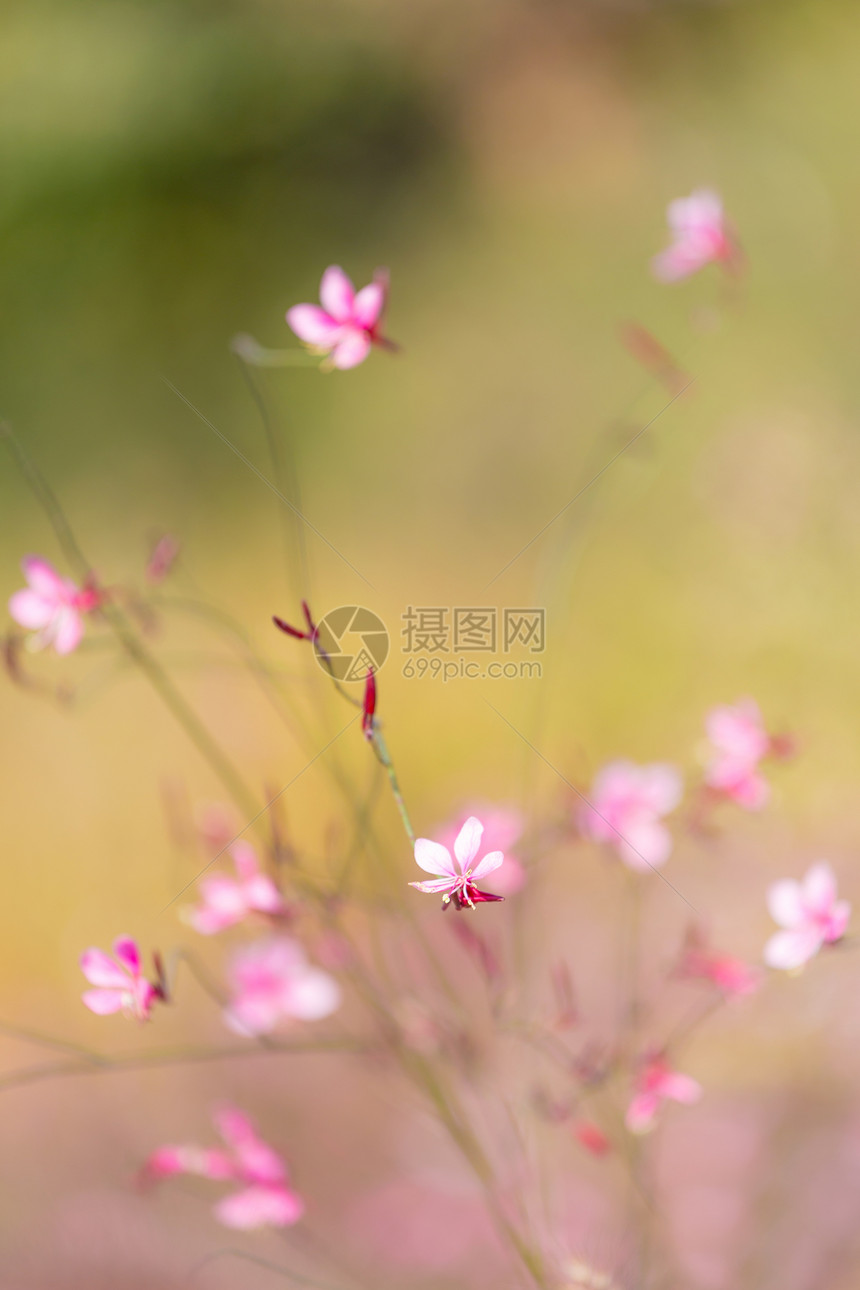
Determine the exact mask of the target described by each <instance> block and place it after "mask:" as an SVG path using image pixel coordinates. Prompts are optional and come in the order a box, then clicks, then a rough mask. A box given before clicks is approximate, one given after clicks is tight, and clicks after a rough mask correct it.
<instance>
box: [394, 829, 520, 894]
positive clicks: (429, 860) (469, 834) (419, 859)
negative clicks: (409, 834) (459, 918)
mask: <svg viewBox="0 0 860 1290" xmlns="http://www.w3.org/2000/svg"><path fill="white" fill-rule="evenodd" d="M483 832H484V826H483V824H482V823H481V821H480V820H478V819H476V817H475V816H474V815H470V816H469V818H468V820H467V821H466V823H465V824H464V825H463V827H462V829H461V830H460V832H459V833H458V834H457V836H456V838H455V839H454V856H453V858H452V856H451V852H450V851H449V850H448V848H447V847H443V846H442V844H441V842H431V841H430V839H429V838H418V839H416V842H415V861H416V863H417V864H418V865H420V867H421V868H422V869H424V870H425V871H426V872H427V873H435V874H438V875H439V877H437V878H434V879H433V880H432V881H431V882H410V884H409V886H410V887H416V888H417V889H418V891H425V892H431V893H438V894H440V895H441V896H442V908H443V909H444V908H446V907H447V906H448V905H449V904H450V903H451V901H452V900H453V902H454V904H455V906H456V907H457V909H463V908H464V907H465V906H468V907H469V909H474V908H475V905H477V904H480V903H481V902H482V901H487V900H504V896H494V895H491V894H490V893H489V892H487V891H479V890H478V887H477V886H476V883H477V882H480V881H481V879H483V878H486V877H488V876H489V875H490V874H491V873H493V872H494V871H495V870H496V869H498V867H499V865H500V864H501V863H502V861H503V860H504V858H505V857H504V855H503V854H502V852H501V851H490V852H488V854H487V855H485V856H484V858H483V860H480V861H479V862H478V863H477V864H474V863H473V862H474V860H475V857H476V856H477V854H478V852H479V851H480V849H481V836H482V834H483Z"/></svg>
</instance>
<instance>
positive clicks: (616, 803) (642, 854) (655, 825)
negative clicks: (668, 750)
mask: <svg viewBox="0 0 860 1290" xmlns="http://www.w3.org/2000/svg"><path fill="white" fill-rule="evenodd" d="M681 792H682V784H681V776H680V775H679V773H678V771H677V770H675V768H674V766H668V765H664V764H663V763H661V762H655V763H653V764H652V765H650V766H637V765H635V764H634V763H633V762H632V761H614V762H610V764H609V765H608V766H605V767H604V768H603V770H602V771H600V773H599V774H598V775H597V777H596V779H595V781H594V784H593V786H592V789H591V800H590V803H588V804H587V805H586V807H585V808H584V810H583V811H582V812H581V816H580V827H581V829H582V832H583V833H584V834H585V836H586V837H589V838H591V839H593V841H595V842H609V843H611V844H612V845H613V846H614V847H615V848H616V850H617V851H618V853H619V855H620V856H621V859H622V860H623V861H624V863H625V864H626V865H628V867H629V868H631V869H636V870H638V871H640V872H642V871H644V870H646V869H657V868H659V867H660V865H662V864H665V862H666V860H667V859H668V858H669V854H670V852H671V850H672V835H671V834H670V832H669V830H668V829H667V828H666V826H665V825H664V824H663V823H662V818H663V816H664V815H668V814H669V812H670V811H674V809H675V807H676V806H677V805H678V803H679V802H680V800H681Z"/></svg>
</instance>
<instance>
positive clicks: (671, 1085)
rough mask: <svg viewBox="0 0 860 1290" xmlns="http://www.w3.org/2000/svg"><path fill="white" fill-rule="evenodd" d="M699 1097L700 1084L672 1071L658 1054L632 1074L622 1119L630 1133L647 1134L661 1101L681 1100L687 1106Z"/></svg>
mask: <svg viewBox="0 0 860 1290" xmlns="http://www.w3.org/2000/svg"><path fill="white" fill-rule="evenodd" d="M701 1096H702V1086H701V1084H699V1083H697V1081H696V1080H694V1079H691V1078H690V1076H689V1075H681V1074H680V1073H679V1072H678V1071H673V1070H672V1069H671V1067H670V1066H669V1065H668V1063H667V1062H666V1061H665V1060H664V1059H663V1058H662V1057H650V1058H649V1059H648V1060H647V1061H646V1062H645V1063H644V1065H643V1066H642V1069H641V1070H640V1071H639V1074H638V1075H637V1077H636V1082H635V1090H634V1094H633V1098H632V1100H631V1102H630V1105H629V1106H628V1108H627V1114H626V1116H625V1117H624V1122H625V1124H626V1125H627V1128H628V1129H629V1130H630V1132H631V1133H648V1132H649V1131H650V1130H651V1129H653V1127H654V1124H655V1122H656V1119H657V1113H658V1111H659V1110H660V1107H661V1105H662V1103H663V1102H666V1101H671V1102H683V1103H684V1104H685V1105H687V1106H689V1105H691V1104H692V1103H693V1102H698V1100H699V1098H700V1097H701Z"/></svg>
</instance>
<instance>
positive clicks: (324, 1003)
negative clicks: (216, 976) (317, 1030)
mask: <svg viewBox="0 0 860 1290" xmlns="http://www.w3.org/2000/svg"><path fill="white" fill-rule="evenodd" d="M229 980H230V987H231V995H232V998H231V1002H230V1005H229V1007H228V1009H227V1012H226V1021H227V1025H228V1026H229V1027H230V1029H231V1030H235V1031H236V1033H237V1034H240V1035H249V1036H251V1035H268V1034H270V1033H271V1032H272V1031H273V1030H274V1029H275V1027H276V1026H277V1024H278V1022H279V1021H281V1020H282V1019H284V1018H293V1019H296V1020H299V1021H317V1020H319V1019H320V1018H322V1017H328V1016H330V1015H331V1013H333V1012H334V1011H335V1010H336V1009H337V1008H338V1007H339V1006H340V1001H341V995H340V987H339V986H338V984H337V982H336V981H335V980H334V978H333V977H330V976H329V975H328V973H327V972H323V971H321V970H320V969H319V968H316V967H313V966H312V965H311V964H310V963H308V961H307V959H306V958H305V953H304V950H303V949H302V947H301V945H299V943H298V941H294V940H293V939H292V938H291V937H288V936H275V937H271V938H269V939H268V940H263V941H255V942H254V943H253V944H251V945H246V946H243V948H242V949H240V950H237V951H236V954H235V955H234V956H233V961H232V963H231V965H230V971H229Z"/></svg>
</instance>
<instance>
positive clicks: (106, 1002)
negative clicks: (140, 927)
mask: <svg viewBox="0 0 860 1290" xmlns="http://www.w3.org/2000/svg"><path fill="white" fill-rule="evenodd" d="M113 952H114V955H115V958H111V957H110V955H109V954H105V953H104V951H103V950H99V949H95V948H91V949H88V950H84V952H83V954H82V955H81V971H82V972H83V974H84V976H85V977H86V979H87V980H88V981H89V983H90V985H92V986H95V987H96V988H95V989H94V990H86V991H85V992H84V994H83V1001H84V1004H85V1005H86V1007H88V1008H89V1010H90V1012H95V1013H97V1014H98V1015H99V1016H101V1017H105V1016H108V1015H109V1014H110V1013H112V1012H122V1013H124V1015H125V1016H126V1017H132V1018H134V1019H135V1020H137V1021H147V1020H148V1019H149V1015H150V1013H151V1012H152V1008H153V1004H155V1003H156V1002H157V1001H158V1000H159V999H161V998H163V994H162V991H161V989H160V987H159V986H155V985H153V984H152V983H151V982H150V981H147V979H146V977H144V975H143V972H142V970H141V963H140V952H139V950H138V948H137V943H136V942H135V941H133V940H132V939H131V937H130V936H120V937H118V938H117V940H115V941H114V944H113Z"/></svg>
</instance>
